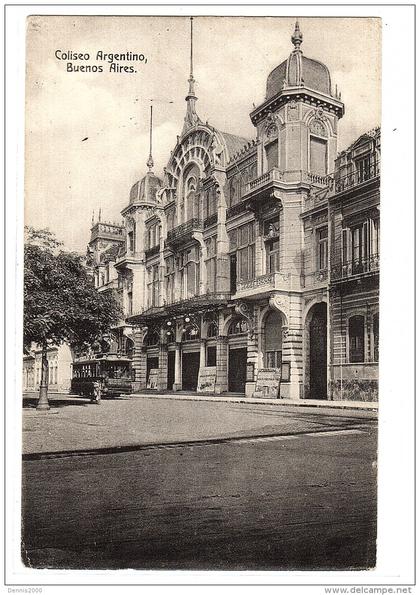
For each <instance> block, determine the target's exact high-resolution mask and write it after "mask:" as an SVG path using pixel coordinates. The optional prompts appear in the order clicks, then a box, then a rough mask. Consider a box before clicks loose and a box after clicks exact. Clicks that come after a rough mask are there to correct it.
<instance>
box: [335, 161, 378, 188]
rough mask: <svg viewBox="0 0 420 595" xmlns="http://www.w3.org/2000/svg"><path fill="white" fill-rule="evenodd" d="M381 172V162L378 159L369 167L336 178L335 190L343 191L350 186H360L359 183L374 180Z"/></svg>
mask: <svg viewBox="0 0 420 595" xmlns="http://www.w3.org/2000/svg"><path fill="white" fill-rule="evenodd" d="M379 173H380V164H379V161H377V162H376V163H372V164H371V165H370V166H368V167H364V168H362V169H359V170H357V171H352V172H350V173H349V174H347V175H345V176H342V177H338V178H336V180H335V191H336V192H343V190H347V189H348V188H354V186H358V185H359V184H363V183H364V182H368V181H369V180H373V179H374V178H376V177H377V176H379Z"/></svg>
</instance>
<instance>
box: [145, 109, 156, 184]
mask: <svg viewBox="0 0 420 595" xmlns="http://www.w3.org/2000/svg"><path fill="white" fill-rule="evenodd" d="M152 130H153V105H150V127H149V157H148V159H147V162H146V165H147V167H148V168H149V172H150V173H152V168H153V165H154V162H153V157H152Z"/></svg>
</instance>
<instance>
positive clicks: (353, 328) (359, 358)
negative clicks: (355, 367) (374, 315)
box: [349, 315, 365, 364]
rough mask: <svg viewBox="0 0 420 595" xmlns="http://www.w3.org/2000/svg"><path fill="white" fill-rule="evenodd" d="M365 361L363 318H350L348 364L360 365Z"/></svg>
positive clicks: (358, 316)
mask: <svg viewBox="0 0 420 595" xmlns="http://www.w3.org/2000/svg"><path fill="white" fill-rule="evenodd" d="M364 361H365V317H364V316H360V315H357V316H352V317H351V318H349V362H350V363H354V364H357V363H361V362H364Z"/></svg>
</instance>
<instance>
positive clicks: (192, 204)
mask: <svg viewBox="0 0 420 595" xmlns="http://www.w3.org/2000/svg"><path fill="white" fill-rule="evenodd" d="M199 179H200V170H199V168H198V165H197V164H195V163H191V164H190V165H189V166H188V167H187V168H186V170H185V172H184V196H183V200H182V201H181V204H180V209H181V211H183V209H184V205H185V209H186V215H185V220H186V221H189V220H190V219H193V218H194V217H199V216H200V213H199V210H200V208H199V207H200V203H199V196H198V182H199ZM181 218H182V220H183V214H182V215H181ZM181 222H182V221H181Z"/></svg>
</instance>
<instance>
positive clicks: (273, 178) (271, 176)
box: [245, 169, 283, 194]
mask: <svg viewBox="0 0 420 595" xmlns="http://www.w3.org/2000/svg"><path fill="white" fill-rule="evenodd" d="M282 179H283V172H281V171H280V170H279V169H271V170H270V171H267V172H266V173H264V174H262V175H261V176H259V177H258V178H255V180H251V181H250V182H248V183H247V185H246V186H245V193H246V194H248V193H249V192H251V191H252V190H257V188H261V186H265V185H266V184H269V183H270V182H281V180H282Z"/></svg>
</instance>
